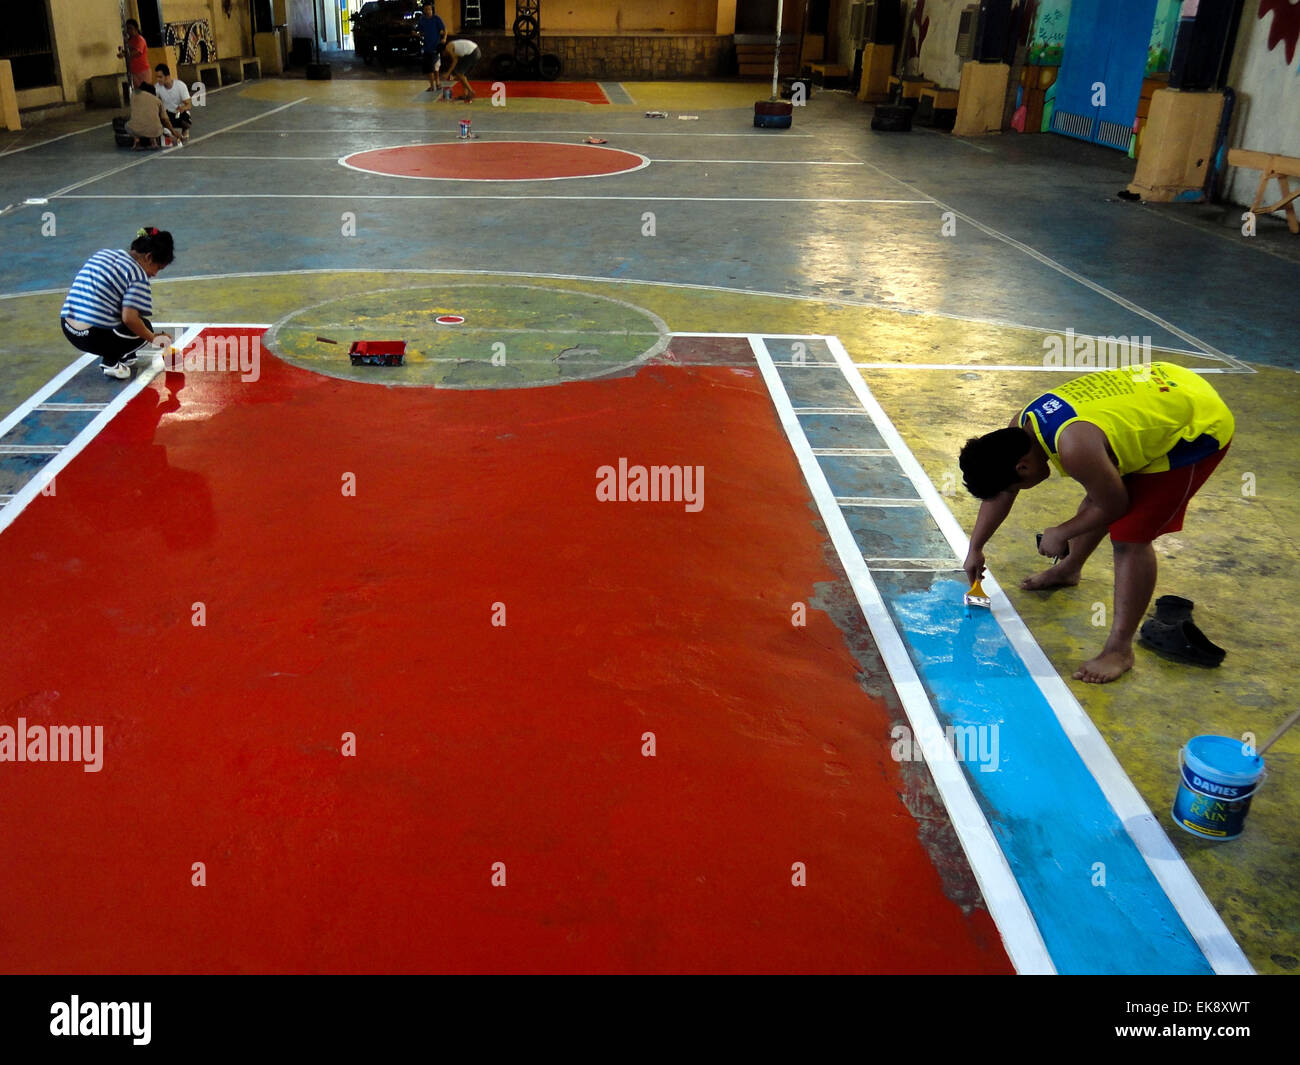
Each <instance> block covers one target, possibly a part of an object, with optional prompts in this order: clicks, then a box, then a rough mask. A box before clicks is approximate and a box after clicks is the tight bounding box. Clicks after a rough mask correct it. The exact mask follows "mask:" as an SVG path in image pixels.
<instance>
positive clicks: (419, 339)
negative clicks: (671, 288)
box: [263, 282, 666, 388]
mask: <svg viewBox="0 0 1300 1065" xmlns="http://www.w3.org/2000/svg"><path fill="white" fill-rule="evenodd" d="M440 317H458V318H463V319H464V321H463V322H448V323H439V322H438V318H440ZM665 332H666V327H665V326H664V324H663V322H662V321H660V320H659V319H658V318H656V317H655V316H654V315H652V314H650V313H649V312H648V311H645V310H643V309H641V308H639V307H636V306H634V305H633V304H631V303H627V302H625V301H622V300H615V299H612V298H610V297H608V296H604V295H597V294H595V293H589V292H570V291H565V290H562V289H557V288H554V287H543V286H535V285H527V284H521V283H505V282H503V283H500V284H495V285H485V284H467V283H455V282H448V283H447V284H439V285H436V286H431V287H428V288H418V287H401V288H389V289H379V290H365V289H353V290H350V291H349V294H348V295H346V296H340V297H338V298H336V299H332V300H328V301H326V302H324V303H319V304H315V305H313V306H310V307H304V308H303V309H302V310H299V311H294V312H292V313H290V314H288V315H286V316H285V317H283V318H281V319H280V320H279V321H278V322H276V323H275V325H274V326H273V327H272V328H271V330H269V331H268V333H267V335H266V337H265V338H264V341H263V343H264V345H265V346H266V347H267V348H268V349H269V350H271V351H274V352H275V353H276V354H277V355H279V356H281V357H282V358H284V359H286V360H288V361H289V362H292V363H294V364H296V365H298V366H303V367H305V368H307V369H310V370H315V371H317V372H319V373H325V374H329V375H330V376H334V377H348V378H352V379H354V380H359V381H366V382H370V383H378V384H388V385H426V386H427V385H436V386H439V387H442V388H509V387H523V386H528V385H549V384H560V383H562V382H564V381H575V380H581V379H583V378H587V377H597V376H600V375H602V374H607V373H612V372H615V371H618V370H620V369H624V368H626V367H628V366H631V365H633V364H635V363H638V362H642V361H644V360H646V359H648V358H651V357H652V356H654V355H655V354H656V353H657V352H658V351H659V350H660V349H661V348H662V347H663V344H664V341H665ZM322 338H324V339H322ZM376 340H378V341H382V340H401V341H405V343H406V354H405V363H404V365H402V366H400V367H374V366H365V365H359V366H354V365H352V364H351V360H350V359H349V356H348V352H349V348H350V347H351V345H352V344H353V342H354V341H376ZM328 341H334V343H332V344H331V343H329V342H328Z"/></svg>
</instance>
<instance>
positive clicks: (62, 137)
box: [0, 122, 113, 159]
mask: <svg viewBox="0 0 1300 1065" xmlns="http://www.w3.org/2000/svg"><path fill="white" fill-rule="evenodd" d="M112 124H113V123H112V122H101V123H100V124H99V125H97V126H87V127H86V128H85V129H74V130H73V131H72V132H71V133H60V134H59V135H58V136H57V137H51V138H50V139H49V140H44V141H37V142H36V143H35V144H25V145H23V147H21V148H6V149H5V150H4V151H3V152H0V159H3V158H4V157H5V156H6V155H17V154H18V153H19V152H30V151H31V150H32V149H33V148H44V147H45V145H47V144H53V143H54V142H55V141H62V140H67V139H68V138H69V137H79V136H81V134H83V133H89V132H91V130H96V129H107V128H108V127H109V126H111V125H112Z"/></svg>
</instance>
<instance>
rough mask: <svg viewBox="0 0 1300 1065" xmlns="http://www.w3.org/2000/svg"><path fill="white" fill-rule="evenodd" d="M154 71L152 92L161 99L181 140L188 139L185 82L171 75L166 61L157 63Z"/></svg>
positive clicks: (188, 124) (189, 107) (188, 94)
mask: <svg viewBox="0 0 1300 1065" xmlns="http://www.w3.org/2000/svg"><path fill="white" fill-rule="evenodd" d="M154 73H155V74H157V75H158V77H157V79H156V80H155V81H154V86H153V87H154V92H156V93H157V94H158V99H160V100H161V101H162V105H163V108H164V109H165V110H166V112H167V118H168V120H169V121H170V122H171V124H172V125H173V126H174V127H175V128H176V130H177V132H179V134H180V139H181V140H183V141H187V140H189V139H190V124H191V119H190V111H191V102H190V90H189V89H187V88H186V87H185V82H183V81H181V80H179V79H178V78H174V77H172V72H171V70H170V68H169V67H168V66H167V64H166V63H159V64H158V65H157V66H156V67H154Z"/></svg>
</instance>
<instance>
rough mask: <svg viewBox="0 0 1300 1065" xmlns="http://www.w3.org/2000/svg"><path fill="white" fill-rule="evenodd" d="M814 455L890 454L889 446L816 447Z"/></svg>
mask: <svg viewBox="0 0 1300 1065" xmlns="http://www.w3.org/2000/svg"><path fill="white" fill-rule="evenodd" d="M813 454H814V455H878V456H883V455H889V454H891V452H890V451H889V449H888V448H880V447H815V448H813Z"/></svg>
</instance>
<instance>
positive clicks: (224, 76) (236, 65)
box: [217, 55, 262, 85]
mask: <svg viewBox="0 0 1300 1065" xmlns="http://www.w3.org/2000/svg"><path fill="white" fill-rule="evenodd" d="M217 65H218V66H220V67H221V83H222V84H223V85H229V84H232V83H234V82H238V81H247V80H248V79H249V78H260V77H261V76H262V61H261V60H260V59H258V58H257V57H256V56H247V55H242V56H235V57H234V58H231V59H218V60H217ZM250 71H251V73H250Z"/></svg>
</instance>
